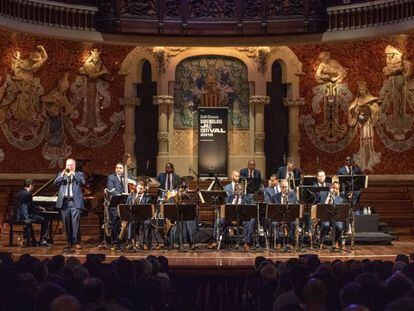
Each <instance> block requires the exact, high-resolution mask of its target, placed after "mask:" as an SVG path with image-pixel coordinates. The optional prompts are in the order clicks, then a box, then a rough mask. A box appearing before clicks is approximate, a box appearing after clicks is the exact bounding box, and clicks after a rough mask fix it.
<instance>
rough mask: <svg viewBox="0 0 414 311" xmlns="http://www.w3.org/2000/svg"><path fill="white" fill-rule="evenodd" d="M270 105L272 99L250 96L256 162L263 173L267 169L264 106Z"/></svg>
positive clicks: (262, 96)
mask: <svg viewBox="0 0 414 311" xmlns="http://www.w3.org/2000/svg"><path fill="white" fill-rule="evenodd" d="M269 103H270V97H269V96H264V95H255V96H250V109H252V112H254V160H255V161H256V166H257V168H258V169H259V170H261V171H262V172H264V171H265V168H266V156H265V153H264V141H265V132H264V106H265V105H268V104H269Z"/></svg>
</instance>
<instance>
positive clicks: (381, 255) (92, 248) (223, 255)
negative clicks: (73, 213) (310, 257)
mask: <svg viewBox="0 0 414 311" xmlns="http://www.w3.org/2000/svg"><path fill="white" fill-rule="evenodd" d="M63 247H64V244H63V243H58V244H55V245H53V246H50V247H28V248H19V247H3V246H2V247H0V251H1V252H8V253H11V254H12V256H13V258H14V259H17V258H19V257H20V256H21V255H22V254H26V253H28V254H31V255H32V256H34V257H37V258H39V259H45V258H50V257H52V256H54V255H57V254H62V255H64V256H65V257H67V258H68V257H72V256H74V257H77V258H78V259H79V260H80V261H81V262H84V261H85V260H86V256H87V255H88V254H105V255H106V262H111V261H113V260H115V259H117V258H118V257H120V256H125V257H127V258H129V259H131V260H134V259H140V258H145V257H147V256H148V255H155V256H159V255H163V256H165V257H167V258H168V261H169V264H170V269H171V271H172V272H174V273H178V274H181V273H182V274H197V273H200V272H201V271H205V272H207V271H210V272H212V271H216V272H217V273H226V271H227V272H228V273H230V274H231V273H232V272H235V271H239V272H242V271H250V270H251V268H252V266H253V264H254V259H255V257H256V256H264V257H266V258H269V259H272V260H273V261H276V260H279V261H286V260H288V259H289V258H295V257H296V258H297V257H299V256H300V255H302V254H317V255H318V256H319V258H320V259H321V260H322V261H333V260H335V259H340V260H343V261H346V260H350V259H356V260H363V259H370V260H374V259H378V260H390V261H394V260H395V257H396V255H398V254H405V255H407V256H409V255H410V254H411V253H414V236H404V237H400V239H399V240H398V241H393V242H392V244H388V245H355V249H354V250H350V247H349V246H347V248H346V251H340V252H334V253H332V252H330V251H329V249H330V247H329V246H326V247H325V249H324V250H323V251H315V250H310V249H307V250H305V251H303V252H300V253H298V252H288V253H282V252H277V251H266V250H251V251H250V252H243V251H231V250H225V251H209V250H207V249H206V248H205V247H204V245H202V246H201V247H200V249H197V250H195V251H190V250H188V251H182V252H181V251H178V250H150V251H147V252H144V251H139V252H136V253H128V252H120V251H111V250H106V249H98V247H97V246H96V244H88V243H84V244H83V249H82V250H80V251H76V252H75V253H70V254H67V253H63V252H62V249H63Z"/></svg>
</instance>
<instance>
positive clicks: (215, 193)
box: [201, 190, 227, 250]
mask: <svg viewBox="0 0 414 311" xmlns="http://www.w3.org/2000/svg"><path fill="white" fill-rule="evenodd" d="M201 196H202V197H203V199H204V201H205V203H207V204H209V205H210V206H211V207H213V209H214V212H215V214H216V216H215V218H216V227H215V228H213V230H216V239H217V250H219V249H220V245H221V241H222V239H223V236H222V235H221V234H220V206H221V205H222V204H224V202H225V197H227V192H226V191H224V190H201Z"/></svg>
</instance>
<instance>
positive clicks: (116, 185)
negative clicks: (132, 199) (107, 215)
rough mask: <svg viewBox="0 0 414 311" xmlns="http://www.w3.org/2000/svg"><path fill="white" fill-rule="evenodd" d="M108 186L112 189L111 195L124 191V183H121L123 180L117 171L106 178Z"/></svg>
mask: <svg viewBox="0 0 414 311" xmlns="http://www.w3.org/2000/svg"><path fill="white" fill-rule="evenodd" d="M106 188H107V189H108V190H109V191H110V195H111V196H113V195H118V194H121V193H123V192H124V185H123V184H122V183H121V181H120V180H119V178H118V176H117V175H116V174H115V173H113V174H111V175H109V176H108V178H107V179H106ZM111 190H112V191H111Z"/></svg>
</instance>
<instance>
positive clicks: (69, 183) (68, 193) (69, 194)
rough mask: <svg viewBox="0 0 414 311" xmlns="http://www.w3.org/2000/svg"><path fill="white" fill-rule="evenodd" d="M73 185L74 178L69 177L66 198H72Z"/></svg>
mask: <svg viewBox="0 0 414 311" xmlns="http://www.w3.org/2000/svg"><path fill="white" fill-rule="evenodd" d="M71 184H72V177H68V179H67V183H66V196H67V197H68V198H70V197H71V196H72V193H71V192H72V191H70V187H71Z"/></svg>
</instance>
